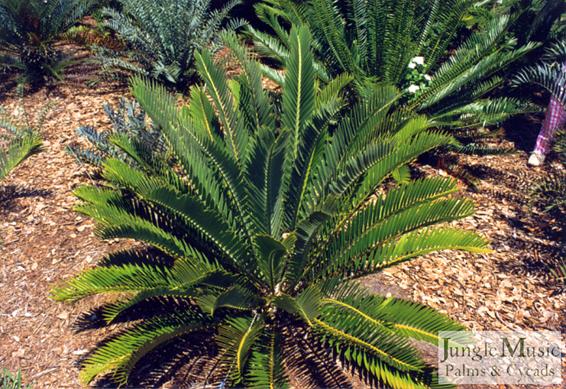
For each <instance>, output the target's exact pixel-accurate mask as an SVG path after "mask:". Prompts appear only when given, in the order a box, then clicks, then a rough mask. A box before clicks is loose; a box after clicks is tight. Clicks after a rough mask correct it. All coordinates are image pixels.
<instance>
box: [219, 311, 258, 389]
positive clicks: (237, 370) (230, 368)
mask: <svg viewBox="0 0 566 389" xmlns="http://www.w3.org/2000/svg"><path fill="white" fill-rule="evenodd" d="M264 328H265V324H264V323H263V320H262V319H261V318H259V317H257V316H255V317H254V318H249V317H237V318H231V319H228V320H227V321H225V322H224V323H222V324H221V325H220V326H219V327H218V334H217V335H216V337H215V340H216V343H217V344H218V347H219V348H220V355H221V364H222V366H221V368H222V369H225V370H226V378H227V379H229V380H230V381H233V382H234V383H239V382H241V381H242V379H243V378H244V369H245V367H246V364H247V362H248V360H249V358H250V354H251V350H252V348H253V346H254V344H255V342H256V341H257V340H258V339H259V338H260V337H261V334H262V332H263V331H264Z"/></svg>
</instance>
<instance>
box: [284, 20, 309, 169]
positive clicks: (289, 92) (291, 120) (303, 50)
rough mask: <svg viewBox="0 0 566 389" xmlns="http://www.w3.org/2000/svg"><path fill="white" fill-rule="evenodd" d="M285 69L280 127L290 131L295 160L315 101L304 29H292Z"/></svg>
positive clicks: (307, 33)
mask: <svg viewBox="0 0 566 389" xmlns="http://www.w3.org/2000/svg"><path fill="white" fill-rule="evenodd" d="M286 67H287V71H286V73H285V89H284V90H283V95H282V104H283V106H282V115H281V124H282V125H283V127H284V128H287V129H289V130H290V131H291V134H292V138H293V155H294V158H297V157H298V153H299V142H300V140H301V138H302V136H303V131H304V130H305V128H306V126H307V123H308V122H309V121H310V120H311V118H312V115H313V112H314V105H315V102H316V99H315V93H314V70H313V58H312V51H311V36H310V32H309V31H308V29H307V28H304V27H300V28H295V29H293V30H291V34H290V56H289V59H288V61H287V63H286Z"/></svg>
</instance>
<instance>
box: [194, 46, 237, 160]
mask: <svg viewBox="0 0 566 389" xmlns="http://www.w3.org/2000/svg"><path fill="white" fill-rule="evenodd" d="M196 59H197V69H198V72H199V75H200V76H201V77H202V78H203V80H204V82H205V84H206V87H207V91H208V92H209V94H210V96H211V97H212V100H213V101H214V105H215V108H216V110H217V111H218V113H219V115H218V117H219V119H220V123H221V124H222V131H223V132H224V134H225V138H226V139H227V142H226V143H227V144H228V149H229V150H230V153H231V155H232V157H233V158H234V160H236V161H238V162H240V161H241V160H242V159H244V158H245V154H244V153H245V151H244V150H245V145H246V143H247V136H246V135H247V133H246V132H245V131H243V130H242V129H241V128H240V127H241V125H242V124H241V123H240V121H239V119H238V117H237V115H236V111H235V110H234V107H235V105H234V104H235V102H234V97H233V96H232V94H231V93H230V91H229V88H228V81H227V79H226V76H225V73H224V71H223V70H222V69H221V68H219V67H218V66H216V65H215V64H214V62H213V61H212V58H211V56H210V54H209V53H208V52H202V53H197V55H196Z"/></svg>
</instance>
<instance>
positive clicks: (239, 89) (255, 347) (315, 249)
mask: <svg viewBox="0 0 566 389" xmlns="http://www.w3.org/2000/svg"><path fill="white" fill-rule="evenodd" d="M225 39H226V42H227V44H228V46H229V47H231V49H232V52H233V54H234V56H235V57H236V58H238V59H239V61H240V62H241V65H242V68H243V69H244V73H243V74H242V75H241V76H238V77H237V78H236V79H233V80H227V79H226V78H225V71H224V70H223V69H221V68H219V67H217V66H216V65H215V64H214V63H213V61H212V59H211V56H210V54H209V53H207V52H203V53H202V54H198V55H197V67H198V71H199V74H200V75H201V77H202V78H203V80H204V82H205V85H204V87H203V88H200V87H193V88H192V90H191V103H190V105H189V106H188V107H183V108H180V109H178V108H177V104H176V100H175V98H174V97H172V96H170V95H168V94H167V93H166V91H165V90H164V89H163V88H162V87H160V86H157V85H155V84H151V83H147V82H145V81H142V80H134V82H133V86H132V89H133V93H134V95H135V96H136V98H137V99H138V101H139V102H140V104H141V106H142V108H143V109H144V110H145V111H146V112H147V113H148V115H149V116H150V117H151V118H152V120H153V121H154V122H155V123H156V124H158V125H160V126H161V127H162V129H163V132H164V135H165V137H166V139H167V141H168V143H169V144H170V147H171V148H172V150H173V152H174V154H175V155H176V158H177V161H178V166H174V167H170V166H168V165H166V164H163V163H162V162H160V161H159V160H158V159H157V160H156V159H154V160H151V161H147V160H144V159H143V158H142V157H141V156H140V155H138V152H137V150H136V148H135V145H133V144H131V143H128V141H127V139H124V138H120V137H114V138H113V141H114V142H115V143H116V144H117V145H120V147H121V148H122V149H123V150H124V151H125V152H127V153H129V154H130V155H131V156H132V157H133V159H135V160H136V161H137V163H136V164H128V163H126V162H124V161H121V160H117V159H109V160H107V161H106V162H105V164H104V173H103V174H104V177H105V179H106V180H107V185H106V186H105V187H103V188H95V187H86V188H82V189H80V190H78V192H77V194H78V195H79V197H81V198H82V199H83V200H84V203H83V205H81V206H80V208H79V210H80V211H82V212H83V213H85V214H87V215H90V216H92V217H93V218H94V219H96V220H97V221H98V225H99V227H98V232H99V233H100V235H101V236H103V237H106V238H133V239H136V240H140V241H143V242H146V243H148V244H149V245H150V246H152V247H154V251H153V252H154V254H153V255H147V253H143V252H138V251H129V252H122V253H116V254H113V255H111V256H109V257H108V258H106V259H105V260H104V261H103V262H102V264H101V265H100V266H99V267H97V268H95V269H92V270H89V271H86V272H85V273H83V274H81V275H79V276H78V277H76V278H74V279H72V280H70V281H69V282H67V283H66V285H63V286H62V287H60V288H57V289H55V290H54V291H53V296H54V297H55V298H56V299H58V300H76V299H80V298H83V297H86V296H89V295H93V294H100V293H125V294H126V295H121V296H122V297H121V298H120V299H119V300H118V301H117V302H115V303H112V304H109V305H107V306H105V307H103V316H104V318H105V320H106V321H107V322H108V323H113V322H116V321H117V320H118V319H121V320H127V319H126V318H127V317H128V314H131V313H132V312H133V311H134V310H135V307H137V306H139V305H140V304H143V303H147V302H150V304H151V307H152V309H151V311H152V316H151V317H144V320H143V321H141V322H135V323H133V325H132V326H130V327H128V328H127V329H125V330H124V331H123V332H121V333H119V334H118V335H116V336H115V337H113V338H112V339H110V340H109V341H108V342H106V343H105V344H104V345H102V346H100V347H99V348H97V349H96V350H95V351H94V352H93V353H92V354H91V355H90V356H88V357H87V358H86V360H85V361H84V362H83V370H82V378H83V380H84V381H86V382H88V381H91V380H92V379H94V378H95V377H96V376H98V375H100V374H104V373H107V372H112V374H113V378H114V379H115V380H117V381H118V382H119V383H125V382H126V380H127V378H128V376H129V374H130V373H131V371H132V370H133V368H134V367H135V366H136V363H137V362H138V361H139V360H140V359H141V358H142V357H143V356H144V355H145V354H147V353H148V352H150V351H152V350H154V349H156V348H157V347H160V346H161V345H163V344H164V343H166V342H169V341H170V340H172V339H175V338H177V337H184V338H187V337H188V338H190V339H192V340H193V342H194V343H193V344H194V345H195V347H194V348H193V349H192V350H191V352H190V356H191V359H193V360H198V361H200V362H201V363H198V364H194V365H192V368H191V373H192V374H197V373H202V375H201V379H202V380H206V381H208V382H209V383H212V382H216V383H219V382H222V383H224V384H227V385H238V384H243V385H246V386H253V387H282V386H286V385H287V383H288V382H289V380H290V379H293V380H296V381H298V382H300V383H301V387H307V386H308V385H313V386H319V387H320V386H322V387H341V386H348V381H347V380H346V378H345V376H344V374H343V373H341V367H346V366H351V367H352V368H354V369H355V370H356V371H359V372H362V373H363V375H364V377H367V379H368V380H377V381H379V382H382V383H385V384H387V385H388V386H391V387H396V388H400V387H426V386H428V385H429V383H430V380H431V374H430V369H429V368H428V367H427V366H426V364H425V363H424V362H423V361H422V359H421V358H420V357H419V355H418V353H417V351H416V350H415V349H414V348H413V346H411V345H410V344H409V342H408V339H409V338H414V339H417V340H422V341H428V342H431V343H433V344H436V341H437V332H438V331H440V330H457V329H461V328H462V327H461V326H460V325H458V324H456V323H454V322H452V321H451V320H449V319H448V318H446V317H445V316H443V315H441V314H439V313H437V312H435V311H434V310H432V309H430V308H427V307H424V306H421V305H419V304H415V303H411V302H407V301H404V300H400V299H396V298H384V297H381V296H374V295H371V294H370V293H369V292H367V291H366V290H364V289H363V288H362V287H361V286H360V285H358V284H357V283H356V282H355V279H357V278H359V277H361V276H363V275H366V274H369V273H372V272H375V271H378V270H380V269H383V268H385V267H388V266H391V265H393V264H396V263H399V262H401V261H405V260H408V259H411V258H413V257H415V256H418V255H422V254H425V253H429V252H433V251H437V250H444V249H460V250H468V251H472V252H486V250H487V249H486V242H485V241H484V240H483V239H482V238H480V237H479V236H478V235H476V234H474V233H471V232H466V231H461V230H458V229H454V228H451V227H434V226H435V225H436V224H438V223H440V222H448V221H452V220H456V219H459V218H462V217H465V216H468V215H470V214H471V213H472V212H473V207H472V204H471V203H470V202H469V201H467V200H463V199H456V198H450V194H451V193H454V192H456V190H457V188H456V183H455V182H454V181H453V180H450V179H445V178H429V179H422V180H418V181H414V182H410V183H408V184H405V185H402V186H395V185H393V184H392V183H389V186H390V190H389V191H388V192H387V195H385V194H384V192H383V191H379V192H377V193H378V194H377V195H376V191H378V190H379V189H380V188H382V187H383V184H384V182H386V181H387V180H388V177H390V176H391V174H392V172H393V171H394V170H395V169H397V168H398V167H400V166H403V165H406V164H407V163H409V162H410V161H412V160H414V159H415V158H416V157H417V156H419V155H420V154H421V153H423V152H426V151H428V150H431V149H433V148H435V147H438V146H440V145H445V144H447V143H450V142H452V138H451V137H449V136H448V135H446V134H444V133H441V132H437V131H429V130H427V127H428V126H429V122H428V121H427V119H426V118H424V117H421V116H408V115H407V114H406V113H403V112H393V111H391V107H392V105H393V103H394V102H395V101H396V99H397V98H399V96H398V93H397V91H396V90H395V88H393V87H384V86H382V87H376V88H375V89H374V90H373V92H372V93H371V96H370V97H369V98H368V99H367V101H365V102H363V103H359V104H358V105H356V106H354V107H353V108H352V110H351V111H348V112H347V113H346V115H345V116H344V117H343V119H342V120H340V121H339V122H338V123H337V122H336V121H335V120H334V119H335V118H336V115H335V114H336V113H337V112H338V111H340V110H343V108H344V104H343V103H342V99H341V97H340V91H341V89H342V86H343V85H344V84H345V83H346V82H347V80H348V79H347V77H346V78H344V77H339V78H337V79H335V80H333V81H330V82H329V83H328V84H327V86H325V87H324V88H323V89H319V88H318V87H317V86H316V85H317V83H316V81H315V70H314V65H313V58H312V53H311V37H310V34H309V33H308V30H307V29H305V28H300V29H293V30H292V31H291V33H290V47H289V48H290V54H289V56H288V59H287V62H286V66H287V72H286V75H285V80H284V88H283V92H282V95H281V98H280V99H278V98H274V99H272V98H271V97H270V96H269V94H268V93H266V92H265V91H264V90H263V88H262V83H261V78H260V73H261V72H260V65H259V64H258V63H257V62H254V61H252V60H250V59H249V56H248V54H247V53H246V51H245V49H243V48H242V47H241V46H239V44H238V43H237V41H236V39H235V38H234V37H233V36H226V37H225ZM155 250H157V252H158V254H155V252H156V251H155ZM128 295H129V297H127V296H128ZM209 340H214V341H213V342H210V341H209ZM211 344H213V345H214V346H213V347H211V346H210V345H211ZM199 345H200V346H199ZM202 345H207V347H201V346H202ZM337 360H341V361H342V362H343V363H342V364H341V365H340V366H341V367H339V364H338V363H337ZM202 377H206V378H202ZM200 382H202V381H200Z"/></svg>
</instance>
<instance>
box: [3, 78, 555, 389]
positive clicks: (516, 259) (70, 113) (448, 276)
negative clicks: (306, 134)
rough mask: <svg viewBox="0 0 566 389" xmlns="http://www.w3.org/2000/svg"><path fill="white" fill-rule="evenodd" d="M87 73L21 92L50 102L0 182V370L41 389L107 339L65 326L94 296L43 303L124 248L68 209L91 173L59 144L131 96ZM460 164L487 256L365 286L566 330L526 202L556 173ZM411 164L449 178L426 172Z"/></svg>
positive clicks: (467, 223)
mask: <svg viewBox="0 0 566 389" xmlns="http://www.w3.org/2000/svg"><path fill="white" fill-rule="evenodd" d="M92 71H93V69H89V68H88V67H78V68H75V69H74V70H72V75H71V76H70V77H68V78H67V80H66V81H65V82H64V83H62V84H60V85H58V86H56V87H54V88H43V89H41V90H38V91H36V92H34V93H33V94H30V95H27V96H26V97H25V99H24V104H25V107H26V109H27V110H28V112H31V113H34V112H39V111H40V110H41V109H42V108H43V107H44V106H45V104H46V102H48V101H49V102H51V103H52V104H53V108H52V109H51V110H50V112H49V114H48V116H47V120H46V123H45V125H44V126H43V128H42V129H41V135H42V137H43V139H44V150H43V151H42V152H41V153H40V154H38V155H35V156H33V157H32V158H30V159H29V160H28V161H26V162H25V163H24V164H23V165H22V166H21V167H20V168H19V169H18V170H17V171H15V172H14V173H13V174H12V175H11V176H10V177H9V178H8V179H6V180H5V181H3V182H2V184H0V236H1V237H2V240H3V244H2V245H0V258H1V262H0V301H1V302H2V303H1V304H0V367H5V368H8V369H10V370H12V371H15V370H18V369H21V371H22V374H23V376H24V377H25V380H26V381H27V382H34V383H37V384H38V387H58V388H62V387H78V386H79V385H80V384H79V381H78V368H77V361H78V360H79V359H80V358H81V356H82V355H84V354H86V353H87V351H88V350H89V348H90V347H92V346H93V345H94V344H95V342H96V341H97V340H99V339H102V337H103V336H104V335H105V334H108V333H109V332H110V331H109V330H102V331H96V332H91V331H86V332H82V333H79V334H76V333H74V331H73V323H74V322H75V321H76V319H77V318H78V317H79V315H80V314H81V313H84V312H86V311H88V309H89V308H92V307H94V306H96V305H97V304H99V303H100V302H101V300H100V298H93V299H90V300H88V301H82V302H79V303H75V304H61V303H56V302H54V301H52V300H50V299H49V298H48V294H49V290H50V288H51V287H52V286H54V285H56V284H57V283H59V282H61V281H62V280H64V279H67V278H69V277H71V276H73V275H76V274H78V273H79V272H80V271H81V270H83V269H86V268H89V267H92V266H93V265H94V264H95V263H96V261H97V260H98V259H100V258H101V257H102V256H103V255H104V254H105V253H108V252H110V251H113V250H116V249H118V248H123V247H126V246H127V245H129V244H131V243H129V242H124V241H102V240H100V239H98V238H97V237H96V236H95V234H94V225H93V223H92V222H91V221H90V220H89V219H88V218H86V217H83V216H80V215H78V214H77V213H74V212H73V207H74V205H75V204H76V199H75V197H74V196H73V193H72V192H73V190H74V189H75V188H76V187H77V186H79V185H81V184H86V183H92V182H93V178H92V175H91V174H92V171H90V170H89V169H88V168H87V167H85V166H83V165H80V164H79V163H78V162H77V161H76V160H75V159H74V158H73V157H72V156H71V155H70V154H69V153H67V151H66V147H67V146H68V145H70V144H71V143H73V142H76V141H77V135H76V133H75V129H76V128H77V127H78V126H79V125H92V126H95V127H96V128H104V127H105V126H108V122H107V119H106V116H105V115H104V112H103V110H102V104H103V103H104V102H116V101H117V100H118V98H119V97H120V96H123V95H125V94H127V93H128V91H127V89H126V88H124V87H120V86H117V85H113V84H107V83H101V84H98V85H97V86H96V88H92V87H87V86H85V83H84V81H85V74H87V73H89V72H92ZM0 104H2V105H3V106H5V107H7V109H8V110H12V111H13V110H15V109H16V108H17V107H18V104H19V103H18V97H17V96H16V95H15V94H14V93H13V92H11V93H10V94H8V95H5V96H3V97H1V98H0ZM457 159H458V161H457V165H458V167H460V168H464V169H466V170H467V171H468V172H470V174H472V175H475V176H476V177H477V178H479V179H481V181H479V184H478V185H479V188H478V189H479V190H476V191H474V190H472V189H470V188H468V187H467V186H466V185H465V184H463V183H462V192H463V193H465V195H466V196H467V197H470V198H472V199H473V200H474V202H475V203H476V206H477V212H476V214H475V215H474V216H472V217H468V218H467V219H465V220H463V221H460V222H457V223H456V224H457V225H458V226H460V227H463V228H465V229H468V230H473V231H477V232H479V233H480V234H482V235H484V236H486V237H488V238H489V240H490V241H491V245H492V247H493V249H494V252H493V253H491V254H485V255H471V254H465V253H461V252H458V253H456V252H444V253H440V254H433V255H428V256H426V257H423V258H420V259H417V260H414V261H412V262H411V263H408V264H403V265H400V266H397V267H394V268H392V269H389V270H386V271H385V272H384V273H381V274H380V275H377V276H370V277H366V278H365V279H364V280H363V282H364V283H365V284H366V285H368V286H369V287H370V288H372V289H373V290H375V291H379V292H384V293H391V294H392V295H398V296H402V297H406V298H410V299H413V300H415V301H418V302H421V303H424V304H427V305H429V306H431V307H434V308H437V309H439V310H440V311H442V312H445V313H447V314H449V315H450V316H451V317H452V318H454V319H456V320H459V321H461V322H462V323H464V324H465V325H466V326H468V327H469V328H471V329H476V330H504V329H516V328H522V329H528V330H541V329H548V330H561V331H564V330H566V322H565V320H566V319H565V317H564V312H565V311H566V294H564V293H562V294H555V293H554V289H553V288H552V286H551V285H550V283H548V282H547V279H546V275H547V274H548V266H549V265H550V264H552V263H553V261H556V260H557V258H558V256H559V255H560V253H559V251H560V247H559V246H558V244H557V243H555V242H554V241H553V239H552V238H553V236H552V235H553V233H554V232H553V230H552V221H551V220H548V219H545V218H544V217H543V216H542V215H541V214H539V213H537V211H536V210H535V209H533V207H532V205H531V204H529V202H528V199H529V191H530V187H531V185H532V183H533V182H535V181H537V180H539V179H541V178H543V177H545V176H546V175H547V174H548V169H558V168H560V167H559V166H554V165H552V164H550V165H548V166H546V167H545V168H544V169H543V168H541V169H529V168H527V166H526V159H527V157H526V154H525V153H524V152H521V151H519V152H517V153H514V154H508V155H498V156H487V157H472V156H460V157H457ZM416 169H417V170H419V171H421V172H422V173H425V174H431V175H436V174H441V175H445V174H447V173H446V172H444V171H443V170H441V169H438V168H435V167H431V166H429V165H419V166H417V167H416Z"/></svg>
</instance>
